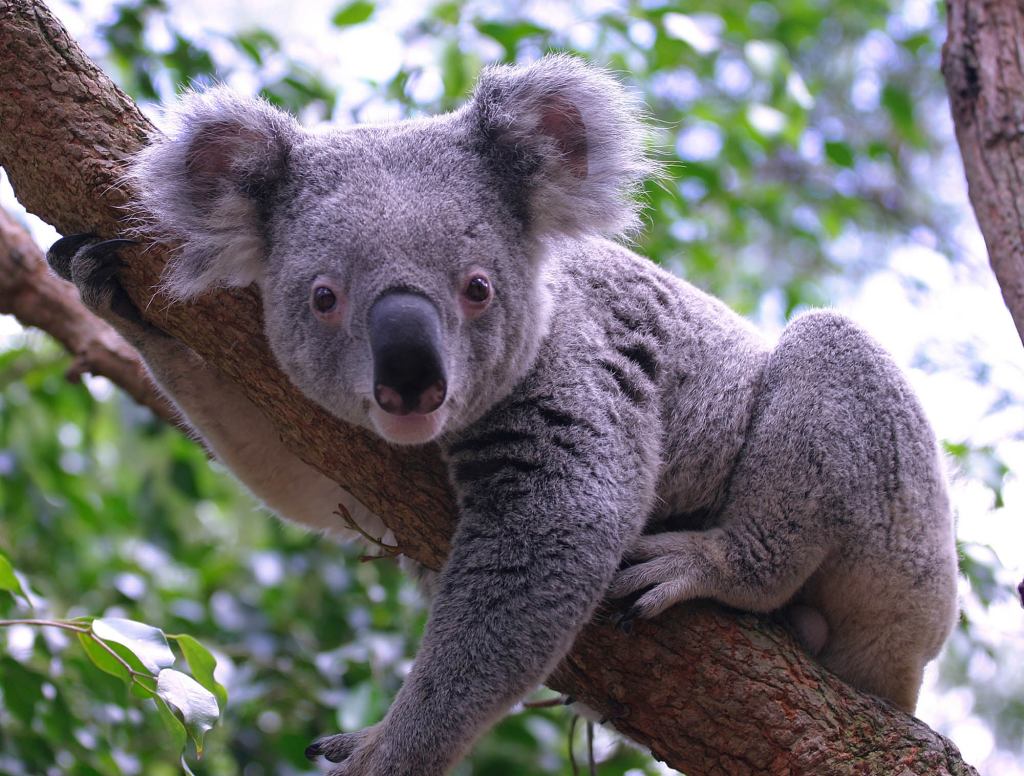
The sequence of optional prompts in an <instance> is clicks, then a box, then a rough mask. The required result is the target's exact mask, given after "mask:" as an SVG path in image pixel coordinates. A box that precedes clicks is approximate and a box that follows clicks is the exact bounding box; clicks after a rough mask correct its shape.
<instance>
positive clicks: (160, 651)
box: [92, 617, 174, 674]
mask: <svg viewBox="0 0 1024 776" xmlns="http://www.w3.org/2000/svg"><path fill="white" fill-rule="evenodd" d="M92 632H93V633H95V634H96V635H97V636H98V637H99V638H101V639H103V640H104V641H114V642H117V643H118V644H121V645H123V646H125V647H127V648H128V649H129V650H131V652H132V653H133V654H135V655H136V656H137V657H138V658H139V660H140V661H141V663H142V665H144V666H145V667H146V669H147V670H148V671H149V672H150V673H152V674H158V673H159V672H160V669H161V668H167V667H168V666H171V665H174V653H173V652H172V651H171V647H170V645H168V643H167V637H166V636H164V632H163V631H162V630H160V629H159V628H154V627H153V626H152V625H146V623H144V622H137V621H135V620H124V619H121V618H119V617H102V618H97V619H95V620H93V621H92Z"/></svg>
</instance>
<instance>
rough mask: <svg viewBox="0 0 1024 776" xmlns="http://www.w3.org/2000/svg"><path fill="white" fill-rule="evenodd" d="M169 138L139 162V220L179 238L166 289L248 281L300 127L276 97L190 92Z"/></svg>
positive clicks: (132, 178) (134, 171)
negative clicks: (272, 99) (274, 103)
mask: <svg viewBox="0 0 1024 776" xmlns="http://www.w3.org/2000/svg"><path fill="white" fill-rule="evenodd" d="M166 116H167V119H168V125H169V126H168V127H167V129H168V132H167V135H166V136H157V137H155V138H153V141H152V143H151V145H149V146H148V147H146V148H145V149H143V150H142V151H141V152H140V153H139V154H138V155H137V156H136V157H135V159H133V160H132V163H131V168H130V170H129V173H128V181H129V183H130V184H131V185H132V187H133V188H134V190H135V193H136V195H137V197H138V205H139V210H138V212H137V213H136V215H137V217H138V223H139V228H140V229H142V230H145V231H147V232H148V233H150V234H152V233H154V232H155V233H157V234H162V235H163V236H165V237H168V238H171V239H175V240H179V241H181V249H180V251H178V252H177V253H176V254H175V255H174V257H173V258H172V259H171V261H170V262H169V263H168V265H167V268H166V270H165V271H164V275H163V278H162V279H161V287H162V289H163V290H164V291H165V292H166V293H168V294H170V295H171V296H173V297H175V298H188V297H192V296H195V295H197V294H199V293H201V292H202V291H204V290H206V289H207V288H211V287H217V286H241V285H248V284H249V283H251V282H253V281H254V280H255V279H256V278H257V277H258V275H259V271H260V267H261V264H262V260H263V256H264V254H265V251H266V245H265V239H264V223H263V222H264V219H265V214H266V209H267V207H268V205H269V201H270V199H271V198H272V196H273V194H274V191H275V190H276V187H277V185H278V184H279V183H280V182H281V180H282V179H283V178H284V175H285V172H286V168H287V164H288V155H289V151H290V148H291V146H292V143H293V141H294V139H295V137H296V136H297V134H298V133H299V132H300V131H301V130H300V129H299V126H298V124H297V123H296V122H295V121H294V120H293V119H292V118H291V117H290V116H288V115H287V114H285V113H282V112H281V111H279V110H277V109H276V108H274V107H272V106H271V105H270V104H268V103H266V102H264V101H262V100H258V99H254V98H245V97H240V96H237V95H235V94H233V93H231V92H230V91H228V90H227V89H224V88H215V89H211V90H209V91H206V92H202V93H196V92H192V93H189V94H186V95H185V96H184V97H183V98H182V100H181V102H180V103H179V104H178V105H177V107H175V108H173V109H171V110H170V111H169V112H168V113H167V114H166Z"/></svg>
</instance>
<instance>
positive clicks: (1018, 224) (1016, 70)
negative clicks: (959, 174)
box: [942, 0, 1024, 340]
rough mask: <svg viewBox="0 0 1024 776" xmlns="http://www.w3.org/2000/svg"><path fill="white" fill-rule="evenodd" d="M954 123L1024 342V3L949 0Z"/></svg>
mask: <svg viewBox="0 0 1024 776" xmlns="http://www.w3.org/2000/svg"><path fill="white" fill-rule="evenodd" d="M948 19H949V35H948V37H947V38H946V45H945V46H944V47H943V50H942V72H943V75H945V77H946V86H947V88H948V89H949V98H950V102H951V106H952V109H953V124H954V125H955V127H956V139H957V142H959V144H960V153H961V154H962V155H963V159H964V169H965V171H966V173H967V186H968V192H969V194H970V198H971V204H972V205H973V206H974V213H975V215H976V216H977V218H978V226H980V227H981V233H982V234H983V235H984V236H985V244H986V245H987V246H988V256H989V262H990V263H991V264H992V269H993V271H994V272H995V275H996V279H997V280H998V281H999V286H1000V287H1001V288H1002V290H1003V299H1005V300H1006V306H1007V307H1009V308H1010V313H1011V315H1013V322H1014V324H1015V325H1016V326H1017V334H1019V335H1020V337H1021V339H1022V340H1024V3H1021V2H1020V0H950V2H949V5H948Z"/></svg>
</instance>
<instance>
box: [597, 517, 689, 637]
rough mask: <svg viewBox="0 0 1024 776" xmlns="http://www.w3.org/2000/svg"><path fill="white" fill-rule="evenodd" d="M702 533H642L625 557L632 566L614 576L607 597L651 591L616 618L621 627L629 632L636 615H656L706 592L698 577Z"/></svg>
mask: <svg viewBox="0 0 1024 776" xmlns="http://www.w3.org/2000/svg"><path fill="white" fill-rule="evenodd" d="M701 536H702V535H701V534H700V533H697V532H690V531H678V532H670V533H663V534H653V535H650V536H641V537H640V538H639V539H637V541H636V542H635V543H634V544H633V545H632V546H631V547H630V548H629V549H628V550H627V551H626V560H627V561H629V562H631V563H633V564H634V565H631V566H627V567H626V568H624V569H622V570H621V571H620V572H619V573H618V574H617V575H616V576H615V578H614V579H613V580H612V584H611V587H609V588H608V596H609V597H610V598H625V597H626V596H630V595H633V594H635V593H638V592H640V591H641V590H644V589H646V588H650V590H648V591H647V592H646V593H644V594H643V595H642V596H640V597H639V598H638V599H637V600H636V602H635V603H634V604H633V605H632V606H631V607H630V608H629V610H628V611H627V612H626V613H625V614H624V615H622V617H621V618H620V619H619V622H618V626H619V628H620V629H621V630H623V631H625V632H627V633H628V632H629V630H630V628H631V623H632V621H633V620H634V619H635V618H637V617H641V618H648V617H655V616H657V615H659V614H661V613H662V612H663V611H665V610H666V609H668V608H669V607H670V606H672V605H673V604H677V603H679V602H680V601H688V600H690V599H693V598H700V597H702V596H703V595H704V594H705V593H704V590H703V588H704V585H702V584H701V578H700V577H701V571H700V568H701V564H700V563H699V559H700V553H701V552H702V550H701V548H700V543H701Z"/></svg>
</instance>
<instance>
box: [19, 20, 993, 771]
mask: <svg viewBox="0 0 1024 776" xmlns="http://www.w3.org/2000/svg"><path fill="white" fill-rule="evenodd" d="M149 129H150V127H149V124H148V122H147V121H146V120H145V118H144V117H143V116H142V115H141V114H140V113H139V111H138V109H137V108H136V107H135V106H134V105H133V103H132V102H131V100H130V99H128V98H127V97H126V96H125V95H124V94H123V93H121V92H120V91H119V90H118V89H117V88H116V87H115V86H114V85H113V84H112V83H111V82H110V80H109V79H108V78H107V77H106V76H105V75H104V74H103V72H102V71H101V70H99V69H98V68H97V67H96V66H95V65H94V64H93V63H92V62H90V61H89V60H88V59H87V58H86V57H85V56H84V54H83V53H82V52H81V50H80V49H79V48H78V47H77V46H76V45H75V43H74V42H73V41H72V40H71V39H70V38H69V37H68V35H67V33H66V31H65V30H64V29H63V27H62V26H61V25H60V23H59V22H57V21H56V20H55V19H54V18H53V17H52V15H51V14H50V13H49V12H48V11H47V9H46V7H45V6H44V5H43V4H42V3H40V2H37V1H36V0H0V165H2V166H3V167H4V168H5V170H6V172H7V174H8V176H9V178H10V180H11V182H12V184H13V186H14V189H15V191H16V193H17V194H18V196H19V198H20V199H21V201H22V202H23V203H24V204H25V205H26V207H28V208H29V210H31V211H32V212H34V213H35V214H37V215H39V216H41V217H42V218H44V219H45V220H47V221H49V222H50V223H53V224H54V225H56V226H57V227H58V229H60V231H61V232H63V233H65V234H70V233H80V232H95V233H97V234H100V235H105V236H114V235H116V234H117V233H118V232H119V229H120V223H119V218H120V216H121V211H120V210H119V209H118V208H119V206H121V205H123V204H124V202H125V197H126V194H125V192H123V191H122V190H121V189H120V188H119V187H118V186H117V181H118V176H119V173H120V170H121V167H120V165H121V161H122V160H123V159H124V158H125V156H126V155H127V154H130V153H131V152H133V151H135V150H137V149H138V148H139V147H140V145H141V144H142V143H143V142H144V137H145V135H146V133H147V132H148V131H149ZM163 258H164V253H163V250H162V249H157V248H154V249H152V250H148V251H144V252H140V253H139V254H138V255H136V256H135V257H134V258H133V259H132V261H131V262H130V266H129V267H128V269H127V271H126V272H125V273H124V274H123V277H122V280H123V283H124V285H125V287H126V289H127V290H128V291H129V293H130V294H131V295H132V296H133V298H134V300H135V302H136V304H137V305H138V307H139V308H140V309H141V310H144V311H145V314H146V316H147V317H149V318H150V319H151V320H152V321H153V322H154V323H156V324H157V325H159V326H160V328H161V329H163V330H164V331H166V332H169V333H170V334H171V335H173V336H174V337H176V338H178V339H180V340H182V341H183V342H185V343H187V344H188V345H189V346H190V347H192V348H193V350H195V351H196V352H198V353H199V354H200V355H201V356H202V357H203V358H205V359H206V360H208V361H210V362H211V363H213V364H214V365H215V366H216V367H217V368H218V369H220V370H221V371H222V372H223V373H224V374H225V375H227V376H228V377H229V378H230V379H232V380H233V381H235V382H236V383H237V384H238V385H239V386H241V387H242V388H243V390H244V392H245V394H246V395H247V396H248V397H249V399H250V400H251V401H252V402H253V403H254V404H255V405H256V406H257V407H259V409H260V410H261V411H262V412H264V413H265V414H266V415H267V417H268V418H269V419H270V420H271V421H272V422H273V423H274V425H275V426H276V427H277V428H278V430H279V432H280V434H281V437H282V439H283V440H284V441H285V443H286V444H287V445H288V447H289V448H290V449H291V450H293V451H294V452H295V453H296V454H297V455H298V456H299V457H301V458H302V459H303V460H305V461H306V462H307V463H309V464H310V465H312V466H314V467H316V468H317V469H319V470H320V471H322V472H323V473H324V474H326V475H328V476H330V477H331V478H333V479H334V480H336V481H337V482H338V483H339V484H340V485H342V486H343V487H345V488H346V489H347V490H349V491H350V492H352V493H353V495H354V496H355V497H356V498H357V499H359V501H361V502H362V503H364V504H365V505H366V506H367V507H368V508H369V509H371V510H372V511H373V512H375V513H377V514H379V515H381V516H382V517H384V518H385V520H386V522H387V523H388V525H389V527H390V528H391V529H392V530H393V531H394V533H395V535H396V537H397V541H398V543H399V544H400V545H401V548H402V551H403V552H404V553H405V554H407V555H409V556H410V557H412V558H414V559H416V560H418V561H420V562H421V563H423V564H425V565H427V566H429V567H432V568H435V569H436V568H440V566H441V565H442V563H443V560H444V558H445V556H446V555H447V552H448V547H449V540H450V536H451V533H452V528H453V523H454V521H453V515H454V508H453V504H454V502H453V499H452V496H451V493H450V490H449V487H448V481H447V476H446V474H445V471H444V468H443V466H442V464H441V462H440V460H439V459H438V456H437V454H436V452H435V451H433V450H430V449H427V450H420V451H414V452H410V451H399V450H395V449H393V448H389V447H387V446H385V445H384V444H383V443H381V442H378V441H377V440H375V439H373V438H371V437H370V436H369V435H368V434H366V433H363V432H361V431H357V430H354V429H351V428H348V427H346V426H344V425H343V424H341V423H340V422H338V421H336V420H334V419H332V418H330V417H329V416H327V415H326V413H324V412H322V411H321V410H319V409H318V408H317V407H315V406H314V405H313V404H311V403H310V402H309V401H307V400H305V399H304V398H302V397H301V396H300V395H299V394H298V392H297V391H296V390H295V389H293V388H292V387H291V386H290V385H289V383H288V381H287V380H286V379H285V378H284V377H283V376H282V375H281V374H280V372H279V371H278V370H277V369H276V367H275V365H274V361H273V358H272V357H271V356H270V354H269V352H268V351H267V348H266V346H265V343H264V342H263V340H262V338H260V337H256V336H253V332H254V331H259V330H260V328H261V321H260V310H259V307H258V305H257V304H256V301H255V296H254V295H253V294H251V293H246V292H242V293H231V294H217V295H211V296H210V297H208V298H205V299H204V300H202V301H201V302H200V303H198V304H193V305H187V306H186V305H168V304H167V302H166V300H162V299H159V298H157V299H153V298H152V290H151V289H152V288H153V286H154V284H155V281H156V279H157V277H158V276H159V272H160V270H161V267H162V264H163ZM43 325H45V324H43ZM549 683H550V684H551V685H552V686H554V687H556V688H557V689H559V690H563V691H565V692H567V693H569V694H571V695H573V696H574V697H576V698H578V699H580V700H582V701H584V702H586V703H587V704H588V705H590V706H592V707H594V708H596V709H597V710H598V711H599V713H602V714H605V715H606V716H608V717H609V718H613V719H614V720H615V724H616V725H617V726H618V727H619V728H620V729H621V730H623V731H624V732H626V733H627V734H628V735H630V736H631V737H633V738H634V739H635V740H637V741H638V742H640V743H642V744H645V745H647V746H649V747H651V749H652V750H653V751H654V753H655V754H656V755H657V756H659V757H660V758H662V759H664V760H665V761H667V762H668V763H669V764H671V765H672V766H674V767H675V768H678V769H680V770H683V771H686V772H688V773H694V774H696V773H701V774H742V773H771V772H778V773H782V772H787V773H814V774H827V773H865V772H870V773H897V772H910V773H920V774H944V773H953V774H961V773H974V771H973V769H972V768H970V766H968V765H966V764H965V763H964V762H963V761H962V760H961V759H960V756H959V753H958V752H957V751H956V748H955V747H954V746H953V745H952V744H951V743H950V742H949V741H947V740H945V739H943V738H942V737H941V736H939V735H938V734H936V733H934V732H932V731H931V730H929V729H928V728H927V727H926V726H925V725H924V724H922V723H921V722H919V721H917V720H915V719H914V718H912V717H909V716H907V715H905V714H902V713H900V712H897V711H895V710H893V709H891V708H888V707H886V706H885V705H883V704H881V703H879V702H877V701H874V700H872V699H871V698H868V697H866V696H864V695H861V694H859V693H857V692H855V691H853V690H851V689H850V688H848V687H847V686H845V685H844V684H842V683H841V682H839V681H838V680H837V679H835V678H833V677H831V676H829V675H827V674H826V673H825V672H824V671H823V670H822V669H820V668H818V667H817V666H816V665H815V664H814V663H813V662H812V661H810V659H808V658H806V657H804V656H803V655H802V653H800V652H799V650H798V649H797V648H796V647H795V646H794V645H793V643H792V642H791V641H790V639H788V638H787V637H786V636H785V635H784V634H783V633H782V632H780V631H779V630H778V629H776V628H774V627H771V626H770V625H768V624H766V623H764V622H763V621H761V620H759V619H757V618H754V617H739V616H734V615H729V614H726V613H723V612H722V611H721V610H719V609H716V608H713V607H706V606H695V607H689V608H685V609H683V610H682V611H679V612H678V613H675V614H673V616H670V617H665V618H663V619H660V620H658V621H656V622H651V623H638V624H637V626H636V629H635V631H634V633H633V634H631V635H627V634H624V633H621V632H619V631H618V630H616V629H615V628H614V627H612V626H610V625H605V624H592V625H589V626H587V627H586V628H584V630H583V632H582V634H581V635H580V637H579V638H578V639H577V642H576V644H575V646H574V647H573V650H572V652H571V654H570V656H569V657H568V658H567V659H566V660H565V661H564V662H563V663H562V665H561V666H560V667H559V669H558V670H557V671H556V673H555V675H554V676H553V677H552V678H551V680H550V682H549Z"/></svg>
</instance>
